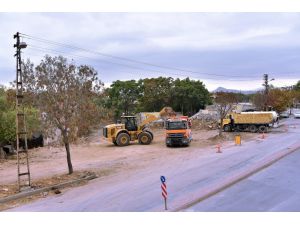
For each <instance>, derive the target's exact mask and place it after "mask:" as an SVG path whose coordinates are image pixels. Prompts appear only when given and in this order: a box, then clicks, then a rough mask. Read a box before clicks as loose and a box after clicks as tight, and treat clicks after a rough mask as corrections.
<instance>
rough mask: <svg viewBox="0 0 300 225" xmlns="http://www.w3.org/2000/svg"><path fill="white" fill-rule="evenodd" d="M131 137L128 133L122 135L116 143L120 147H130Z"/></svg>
mask: <svg viewBox="0 0 300 225" xmlns="http://www.w3.org/2000/svg"><path fill="white" fill-rule="evenodd" d="M129 141H130V137H129V135H128V134H126V133H121V134H119V135H118V136H117V140H116V143H117V145H118V146H127V145H129Z"/></svg>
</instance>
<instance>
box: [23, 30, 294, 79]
mask: <svg viewBox="0 0 300 225" xmlns="http://www.w3.org/2000/svg"><path fill="white" fill-rule="evenodd" d="M21 36H22V37H23V38H27V39H30V40H33V41H39V42H43V43H46V44H49V45H52V46H53V45H54V46H59V47H64V48H69V49H73V50H80V51H84V52H88V53H91V54H94V55H100V56H104V57H110V58H113V59H118V60H123V61H128V62H131V63H139V64H143V65H147V66H152V67H160V68H164V69H168V70H177V71H181V72H185V73H188V74H189V75H183V74H178V73H173V72H171V73H170V72H165V71H159V70H153V69H149V68H140V67H137V66H134V65H129V64H124V63H119V62H112V61H107V60H103V59H97V61H102V62H104V63H109V64H114V65H118V66H123V67H128V68H131V69H137V70H143V71H150V72H157V73H162V74H171V75H175V76H189V77H195V78H197V79H206V80H228V81H250V80H253V81H254V80H261V79H262V78H261V75H259V78H258V77H257V78H254V77H253V75H251V76H250V75H247V77H245V76H246V75H244V77H243V78H242V76H241V75H229V74H227V75H224V74H214V73H201V72H198V71H191V70H184V69H180V68H174V67H169V66H162V65H156V64H152V63H147V62H142V61H138V60H133V59H129V58H125V57H119V56H114V55H110V54H105V53H101V52H97V51H93V50H88V49H85V48H81V47H76V46H74V45H69V44H65V43H61V42H56V41H51V40H48V39H44V38H39V37H35V36H31V35H27V34H23V33H21ZM31 46H32V47H37V48H40V49H44V50H47V51H52V52H57V53H63V54H69V55H73V56H75V57H81V58H88V59H90V60H95V59H94V58H91V57H87V56H81V55H78V54H76V55H75V54H73V53H67V52H63V51H58V50H54V49H49V48H44V47H40V46H35V45H31ZM190 73H193V74H199V75H201V76H194V75H193V76H191V75H190ZM282 74H283V75H281V77H276V78H282V76H285V75H288V73H282ZM289 74H291V73H289ZM293 74H295V75H297V76H298V74H296V72H295V73H293ZM257 75H258V74H256V76H257ZM205 76H215V77H224V78H225V79H219V78H212V77H205ZM277 76H280V75H279V74H278V75H277ZM235 77H237V78H240V79H231V78H235ZM273 77H275V76H273ZM295 79H296V78H295Z"/></svg>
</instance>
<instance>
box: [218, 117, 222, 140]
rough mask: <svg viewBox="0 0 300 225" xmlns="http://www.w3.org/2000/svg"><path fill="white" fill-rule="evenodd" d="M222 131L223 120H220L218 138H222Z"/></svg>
mask: <svg viewBox="0 0 300 225" xmlns="http://www.w3.org/2000/svg"><path fill="white" fill-rule="evenodd" d="M222 131H223V118H221V119H220V129H219V136H220V137H221V136H222Z"/></svg>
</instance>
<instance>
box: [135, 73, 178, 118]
mask: <svg viewBox="0 0 300 225" xmlns="http://www.w3.org/2000/svg"><path fill="white" fill-rule="evenodd" d="M138 83H139V86H140V90H141V93H142V95H141V98H140V104H139V111H146V112H158V111H160V110H161V109H162V108H163V107H165V106H170V105H171V103H172V89H173V87H174V80H173V78H171V77H158V78H146V79H143V80H142V79H141V80H139V82H138Z"/></svg>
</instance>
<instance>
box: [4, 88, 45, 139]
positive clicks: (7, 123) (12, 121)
mask: <svg viewBox="0 0 300 225" xmlns="http://www.w3.org/2000/svg"><path fill="white" fill-rule="evenodd" d="M13 93H14V95H15V91H14V90H12V89H10V90H7V91H6V90H5V89H4V88H3V87H2V88H1V87H0V121H1V122H0V143H1V142H2V143H6V142H9V143H14V142H15V140H16V111H15V99H12V97H11V96H12V94H13ZM25 114H26V127H27V131H28V137H30V136H31V135H32V133H33V132H35V131H39V129H40V121H39V116H38V110H37V109H36V108H34V107H31V106H25Z"/></svg>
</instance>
